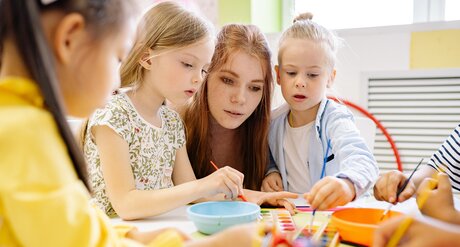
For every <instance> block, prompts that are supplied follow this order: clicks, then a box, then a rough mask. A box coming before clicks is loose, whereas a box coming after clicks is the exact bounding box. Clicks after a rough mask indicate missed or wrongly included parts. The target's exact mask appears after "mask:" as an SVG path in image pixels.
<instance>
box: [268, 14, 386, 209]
mask: <svg viewBox="0 0 460 247" xmlns="http://www.w3.org/2000/svg"><path fill="white" fill-rule="evenodd" d="M311 18H312V15H311V14H309V13H306V14H302V15H300V16H299V17H298V18H296V19H295V20H294V24H292V26H291V27H289V28H288V29H287V30H286V31H284V32H283V34H282V36H281V39H280V43H279V44H280V45H279V52H278V63H279V65H277V66H275V71H276V74H277V78H276V80H277V83H278V84H279V85H280V86H281V91H282V93H283V97H284V99H285V100H286V102H287V104H285V105H283V106H281V107H279V108H278V109H275V110H274V111H273V113H272V122H271V124H270V134H269V143H270V154H271V166H270V170H269V174H268V176H267V177H266V178H265V180H264V182H263V189H264V190H265V191H278V190H287V191H291V192H295V193H305V194H304V197H305V199H306V200H307V201H308V202H309V203H310V204H311V207H312V208H314V209H327V208H331V207H335V206H339V205H344V204H346V203H348V202H350V201H352V200H353V199H355V198H357V197H359V196H360V195H361V194H363V193H364V192H366V191H367V190H368V189H369V188H371V187H372V186H373V184H374V181H375V180H376V179H377V175H378V168H377V164H376V161H375V158H374V156H373V155H372V153H371V151H370V150H369V148H368V147H367V146H366V144H365V142H364V140H363V138H361V136H360V135H359V131H358V130H357V128H356V126H355V124H354V119H353V115H352V113H351V112H350V111H349V110H348V109H347V108H346V107H345V106H343V105H341V104H338V103H335V102H334V101H332V100H329V99H328V98H327V97H326V92H327V89H328V88H331V87H332V85H333V83H334V79H335V75H336V69H335V62H336V53H337V50H338V45H339V43H340V42H339V39H338V37H336V36H335V35H334V34H333V33H332V32H331V31H329V30H328V29H326V28H325V27H323V26H321V25H319V24H317V23H315V22H313V21H311Z"/></svg>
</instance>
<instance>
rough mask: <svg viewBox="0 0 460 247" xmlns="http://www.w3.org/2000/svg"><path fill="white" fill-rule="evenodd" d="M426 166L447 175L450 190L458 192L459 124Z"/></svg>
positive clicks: (459, 177) (459, 179)
mask: <svg viewBox="0 0 460 247" xmlns="http://www.w3.org/2000/svg"><path fill="white" fill-rule="evenodd" d="M428 165H429V166H431V167H432V168H434V169H436V170H438V171H444V172H445V173H447V175H449V178H450V182H451V184H452V188H453V189H455V190H457V191H460V124H459V125H458V126H457V127H456V128H455V129H454V131H453V132H452V134H451V135H450V136H449V137H448V138H447V139H446V140H445V141H444V143H443V144H442V146H441V147H440V148H439V149H438V151H436V152H435V153H434V154H433V155H432V156H431V158H430V161H429V162H428Z"/></svg>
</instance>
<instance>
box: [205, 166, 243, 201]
mask: <svg viewBox="0 0 460 247" xmlns="http://www.w3.org/2000/svg"><path fill="white" fill-rule="evenodd" d="M200 180H201V181H202V184H203V186H202V188H203V189H204V190H206V195H205V196H206V197H211V196H214V195H216V194H220V193H223V194H225V198H226V199H236V198H238V197H239V196H241V195H242V194H243V180H244V175H243V174H242V173H241V172H239V171H238V170H236V169H233V168H231V167H229V166H226V167H222V168H220V169H217V170H216V171H215V172H213V173H212V174H210V175H209V176H207V177H204V178H202V179H200Z"/></svg>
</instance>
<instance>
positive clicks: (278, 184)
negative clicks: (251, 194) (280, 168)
mask: <svg viewBox="0 0 460 247" xmlns="http://www.w3.org/2000/svg"><path fill="white" fill-rule="evenodd" d="M261 190H262V191H263V192H275V191H283V190H284V188H283V181H282V179H281V175H280V174H279V172H272V173H270V174H268V175H267V176H266V177H265V178H264V180H263V181H262V188H261Z"/></svg>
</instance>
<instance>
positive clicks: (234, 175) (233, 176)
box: [225, 170, 243, 195]
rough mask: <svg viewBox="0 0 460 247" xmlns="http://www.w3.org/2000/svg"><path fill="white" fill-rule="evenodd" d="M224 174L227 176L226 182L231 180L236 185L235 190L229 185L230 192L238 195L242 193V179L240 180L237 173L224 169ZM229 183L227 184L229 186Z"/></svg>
mask: <svg viewBox="0 0 460 247" xmlns="http://www.w3.org/2000/svg"><path fill="white" fill-rule="evenodd" d="M225 172H226V173H225V175H226V176H227V178H228V180H230V181H227V179H226V181H227V182H231V183H233V184H234V186H236V191H234V186H231V188H232V192H236V195H240V194H242V193H243V180H241V176H239V175H238V174H237V173H235V172H234V171H232V170H226V171H225ZM229 185H230V184H227V186H229Z"/></svg>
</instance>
